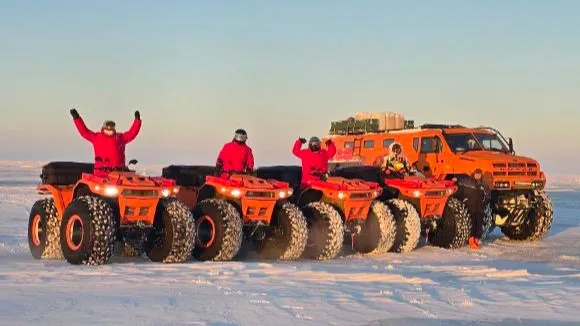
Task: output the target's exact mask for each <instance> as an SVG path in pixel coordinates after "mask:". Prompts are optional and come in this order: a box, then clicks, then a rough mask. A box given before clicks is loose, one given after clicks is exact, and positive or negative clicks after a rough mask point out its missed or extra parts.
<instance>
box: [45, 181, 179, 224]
mask: <svg viewBox="0 0 580 326" xmlns="http://www.w3.org/2000/svg"><path fill="white" fill-rule="evenodd" d="M81 188H88V190H89V191H90V192H91V193H93V194H96V195H100V196H103V197H104V198H111V199H114V200H115V201H116V202H117V203H118V205H119V215H120V223H121V226H123V225H127V224H135V223H143V224H146V225H152V224H153V220H154V219H155V212H156V209H157V204H158V202H159V200H160V199H161V198H164V197H167V196H171V195H175V193H176V192H177V191H178V188H176V187H175V181H173V180H169V179H165V178H158V177H147V176H142V175H139V174H136V173H134V172H111V173H109V175H108V176H107V177H97V176H95V175H92V174H86V173H83V174H82V177H81V179H80V180H79V181H78V182H77V183H76V184H74V185H71V186H53V185H45V184H43V185H40V186H38V187H37V189H38V191H39V193H40V194H44V195H46V194H50V195H52V197H53V198H54V202H55V205H56V210H57V212H58V218H59V220H60V219H62V216H63V213H64V210H65V208H66V207H67V206H68V205H69V204H70V202H71V201H72V200H73V196H74V194H75V191H76V190H79V189H81Z"/></svg>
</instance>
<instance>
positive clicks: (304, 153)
mask: <svg viewBox="0 0 580 326" xmlns="http://www.w3.org/2000/svg"><path fill="white" fill-rule="evenodd" d="M304 143H306V139H304V138H298V139H297V140H296V142H295V143H294V148H293V149H292V154H294V155H295V156H297V157H298V158H299V159H301V160H302V187H305V186H306V184H307V183H308V181H310V180H320V177H321V176H322V175H323V174H324V173H326V172H328V160H330V159H331V158H333V157H334V154H336V146H335V145H334V143H333V142H332V140H330V139H329V140H327V141H326V147H327V149H322V148H321V147H320V145H321V141H320V138H318V137H312V138H310V140H309V141H308V149H301V148H302V144H304Z"/></svg>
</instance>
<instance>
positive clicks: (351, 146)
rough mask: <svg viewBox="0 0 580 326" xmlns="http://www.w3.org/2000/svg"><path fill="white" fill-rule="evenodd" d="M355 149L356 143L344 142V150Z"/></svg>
mask: <svg viewBox="0 0 580 326" xmlns="http://www.w3.org/2000/svg"><path fill="white" fill-rule="evenodd" d="M353 147H354V142H352V141H347V142H344V148H353Z"/></svg>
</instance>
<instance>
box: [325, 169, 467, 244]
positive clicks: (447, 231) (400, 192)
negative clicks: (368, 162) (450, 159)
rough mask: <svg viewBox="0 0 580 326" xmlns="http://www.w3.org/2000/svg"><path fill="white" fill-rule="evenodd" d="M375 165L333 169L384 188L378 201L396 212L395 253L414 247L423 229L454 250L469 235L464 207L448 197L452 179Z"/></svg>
mask: <svg viewBox="0 0 580 326" xmlns="http://www.w3.org/2000/svg"><path fill="white" fill-rule="evenodd" d="M389 172H390V173H385V172H384V171H383V170H382V169H381V168H380V167H378V166H348V167H339V168H336V169H334V170H333V172H332V174H333V175H337V176H343V177H349V178H360V179H363V180H367V181H372V182H377V183H379V184H380V185H381V186H382V187H383V192H382V195H381V197H380V200H382V201H383V202H385V203H386V204H387V206H388V207H389V208H390V209H391V211H392V212H393V214H394V215H395V220H396V223H397V236H396V239H395V243H394V245H393V247H392V249H391V250H392V251H394V252H409V251H411V250H413V249H414V248H415V247H416V246H417V244H418V242H419V238H420V237H421V231H422V230H423V231H424V232H425V233H426V234H427V235H428V240H429V242H431V243H432V244H433V245H436V246H439V247H443V248H450V249H456V248H460V247H462V246H463V245H465V243H467V240H468V238H469V234H470V232H471V218H470V215H469V211H468V210H467V207H465V205H464V204H463V203H462V202H461V201H460V200H459V199H457V198H454V197H451V196H452V195H453V194H454V193H455V192H456V191H457V186H456V185H455V183H454V182H453V181H439V180H437V179H434V178H429V179H428V178H425V177H424V176H423V175H421V174H419V173H416V172H407V171H400V170H397V171H389Z"/></svg>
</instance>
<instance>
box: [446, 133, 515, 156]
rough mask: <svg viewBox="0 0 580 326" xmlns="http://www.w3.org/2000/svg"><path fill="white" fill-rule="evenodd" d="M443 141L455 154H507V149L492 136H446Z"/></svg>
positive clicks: (466, 134)
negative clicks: (470, 152)
mask: <svg viewBox="0 0 580 326" xmlns="http://www.w3.org/2000/svg"><path fill="white" fill-rule="evenodd" d="M445 140H446V141H447V144H448V145H449V147H450V148H451V149H452V150H453V151H455V152H467V151H483V150H485V151H501V152H507V151H508V150H507V147H506V146H505V145H504V143H503V142H502V141H501V140H500V139H499V137H498V136H497V135H494V134H480V133H477V134H475V135H474V134H471V133H465V134H447V135H445Z"/></svg>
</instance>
